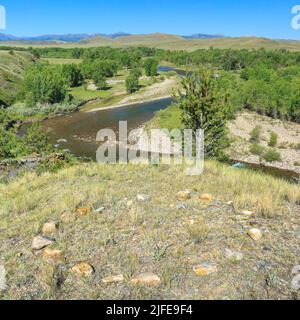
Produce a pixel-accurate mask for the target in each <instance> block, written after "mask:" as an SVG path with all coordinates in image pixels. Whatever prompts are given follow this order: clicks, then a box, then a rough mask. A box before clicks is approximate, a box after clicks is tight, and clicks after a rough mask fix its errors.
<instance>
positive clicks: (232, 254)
mask: <svg viewBox="0 0 300 320" xmlns="http://www.w3.org/2000/svg"><path fill="white" fill-rule="evenodd" d="M225 256H226V258H227V259H229V260H231V261H233V262H239V261H242V260H243V258H244V255H243V254H242V253H240V252H237V251H232V250H230V249H225Z"/></svg>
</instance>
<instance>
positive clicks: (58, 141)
mask: <svg viewBox="0 0 300 320" xmlns="http://www.w3.org/2000/svg"><path fill="white" fill-rule="evenodd" d="M57 143H68V140H67V139H59V140H57Z"/></svg>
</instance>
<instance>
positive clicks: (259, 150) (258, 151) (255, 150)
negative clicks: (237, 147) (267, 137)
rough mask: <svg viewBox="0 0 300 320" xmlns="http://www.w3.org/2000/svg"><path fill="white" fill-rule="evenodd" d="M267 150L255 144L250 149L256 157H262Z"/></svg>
mask: <svg viewBox="0 0 300 320" xmlns="http://www.w3.org/2000/svg"><path fill="white" fill-rule="evenodd" d="M264 151H265V148H264V147H263V146H261V145H259V144H258V143H253V144H252V145H251V148H250V152H251V153H252V154H254V155H256V156H262V154H263V153H264Z"/></svg>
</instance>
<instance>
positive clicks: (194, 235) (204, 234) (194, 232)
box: [188, 218, 211, 244]
mask: <svg viewBox="0 0 300 320" xmlns="http://www.w3.org/2000/svg"><path fill="white" fill-rule="evenodd" d="M188 232H189V235H190V238H191V240H193V241H194V242H195V243H198V244H199V243H202V242H203V241H205V240H206V239H207V238H208V236H209V234H210V233H211V228H210V227H209V226H208V225H207V223H206V221H205V218H200V219H199V221H198V222H196V223H195V224H192V225H190V226H189V227H188Z"/></svg>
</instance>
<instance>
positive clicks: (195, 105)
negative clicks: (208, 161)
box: [175, 67, 228, 157]
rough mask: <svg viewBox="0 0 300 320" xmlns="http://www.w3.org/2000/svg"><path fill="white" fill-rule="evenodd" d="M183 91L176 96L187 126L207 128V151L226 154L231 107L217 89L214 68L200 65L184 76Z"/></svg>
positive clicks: (214, 155)
mask: <svg viewBox="0 0 300 320" xmlns="http://www.w3.org/2000/svg"><path fill="white" fill-rule="evenodd" d="M182 87H183V92H182V91H179V92H178V96H177V97H175V99H176V100H177V105H178V107H179V109H180V110H181V111H182V122H183V125H184V127H185V128H187V129H192V130H193V132H194V133H195V134H196V132H197V130H198V129H202V130H204V135H205V154H206V156H210V157H218V156H220V155H222V150H223V149H224V147H225V146H226V143H227V135H226V121H227V119H228V109H227V107H226V105H225V104H224V101H223V100H222V99H221V97H220V95H218V92H217V80H216V78H215V77H214V74H213V72H211V71H210V70H208V69H205V68H203V67H202V68H200V69H199V71H197V72H195V73H193V74H191V75H188V76H187V77H186V78H184V79H183V80H182Z"/></svg>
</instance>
